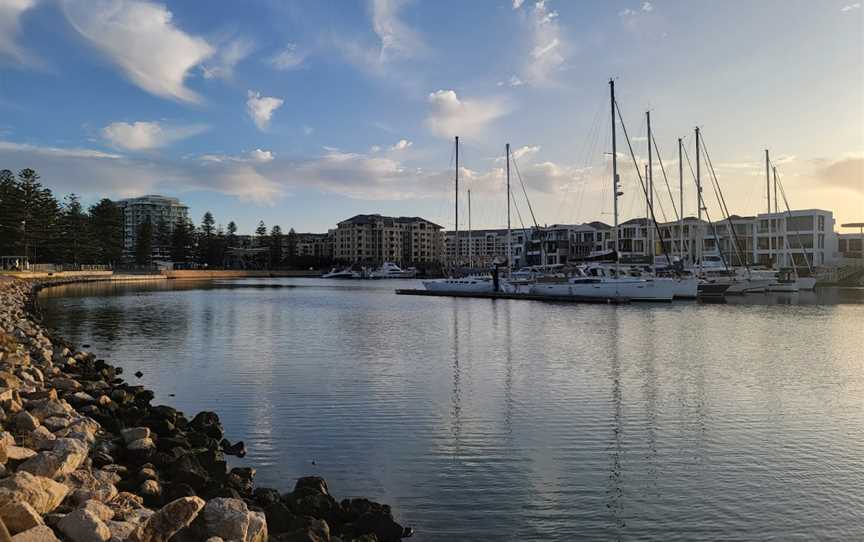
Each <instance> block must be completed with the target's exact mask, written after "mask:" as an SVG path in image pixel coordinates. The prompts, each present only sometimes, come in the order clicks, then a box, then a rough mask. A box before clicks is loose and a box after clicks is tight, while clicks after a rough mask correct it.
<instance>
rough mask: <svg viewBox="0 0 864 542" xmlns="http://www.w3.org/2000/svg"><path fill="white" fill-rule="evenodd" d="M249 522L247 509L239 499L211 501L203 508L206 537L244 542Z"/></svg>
mask: <svg viewBox="0 0 864 542" xmlns="http://www.w3.org/2000/svg"><path fill="white" fill-rule="evenodd" d="M249 520H250V518H249V508H248V507H247V506H246V503H245V502H243V501H241V500H240V499H213V500H211V501H210V502H208V503H207V506H205V507H204V523H205V524H206V526H207V535H208V536H218V537H221V538H224V539H226V540H240V541H245V540H246V534H247V532H248V531H249Z"/></svg>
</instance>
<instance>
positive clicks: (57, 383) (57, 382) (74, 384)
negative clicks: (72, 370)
mask: <svg viewBox="0 0 864 542" xmlns="http://www.w3.org/2000/svg"><path fill="white" fill-rule="evenodd" d="M50 384H51V386H53V387H54V388H56V389H58V390H60V391H78V390H80V389H81V384H79V383H78V381H77V380H73V379H71V378H66V377H58V378H54V379H52V380H51V382H50Z"/></svg>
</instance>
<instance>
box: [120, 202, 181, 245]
mask: <svg viewBox="0 0 864 542" xmlns="http://www.w3.org/2000/svg"><path fill="white" fill-rule="evenodd" d="M117 206H118V207H120V209H121V210H122V211H123V257H124V258H125V259H127V260H132V259H134V258H135V247H136V246H137V242H138V229H139V228H140V227H141V225H142V224H144V223H145V222H148V221H149V222H150V224H151V225H152V226H153V235H154V239H153V258H154V259H159V258H164V257H167V255H166V254H163V252H165V250H166V247H159V246H158V243H157V242H156V239H155V235H156V230H157V226H158V224H159V223H160V222H162V221H164V222H165V224H166V225H167V227H168V230H169V231H172V232H173V231H174V224H176V223H177V221H178V220H188V218H189V208H188V207H186V206H185V205H183V204H182V203H180V200H179V199H177V198H170V197H167V196H158V195H148V196H141V197H139V198H128V199H121V200H119V201H118V202H117Z"/></svg>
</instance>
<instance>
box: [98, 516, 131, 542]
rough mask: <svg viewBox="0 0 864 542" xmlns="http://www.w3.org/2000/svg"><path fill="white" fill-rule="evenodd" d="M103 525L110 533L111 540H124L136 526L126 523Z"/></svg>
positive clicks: (110, 522) (117, 522) (114, 522)
mask: <svg viewBox="0 0 864 542" xmlns="http://www.w3.org/2000/svg"><path fill="white" fill-rule="evenodd" d="M105 525H107V526H108V530H110V531H111V539H112V540H126V539H127V538H129V535H131V534H132V531H134V530H135V528H136V527H137V525H135V524H134V523H130V522H128V521H109V522H107V523H106V524H105Z"/></svg>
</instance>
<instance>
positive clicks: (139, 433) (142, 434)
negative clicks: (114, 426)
mask: <svg viewBox="0 0 864 542" xmlns="http://www.w3.org/2000/svg"><path fill="white" fill-rule="evenodd" d="M120 435H121V436H122V437H123V441H124V442H126V444H130V443H132V442H134V441H136V440H139V439H142V438H150V429H149V428H147V427H132V428H129V429H124V430H123V431H121V432H120Z"/></svg>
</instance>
